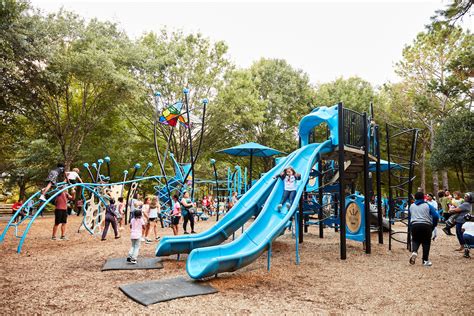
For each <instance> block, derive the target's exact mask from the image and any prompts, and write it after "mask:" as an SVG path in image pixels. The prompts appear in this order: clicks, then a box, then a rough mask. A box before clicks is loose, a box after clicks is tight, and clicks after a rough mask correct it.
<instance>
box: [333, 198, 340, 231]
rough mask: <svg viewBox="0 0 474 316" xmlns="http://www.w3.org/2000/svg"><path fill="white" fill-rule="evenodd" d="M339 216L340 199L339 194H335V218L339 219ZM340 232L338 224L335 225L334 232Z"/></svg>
mask: <svg viewBox="0 0 474 316" xmlns="http://www.w3.org/2000/svg"><path fill="white" fill-rule="evenodd" d="M338 216H339V198H338V196H337V193H334V217H335V218H336V219H337V218H338ZM338 231H339V226H338V224H337V223H336V224H334V232H336V233H337V232H338Z"/></svg>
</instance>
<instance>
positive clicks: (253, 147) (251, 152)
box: [217, 142, 285, 157]
mask: <svg viewBox="0 0 474 316" xmlns="http://www.w3.org/2000/svg"><path fill="white" fill-rule="evenodd" d="M217 152H218V153H226V154H229V155H232V156H254V157H270V156H274V155H279V154H285V153H284V152H282V151H279V150H276V149H273V148H270V147H267V146H263V145H261V144H258V143H253V142H250V143H245V144H242V145H238V146H234V147H231V148H226V149H221V150H218V151H217Z"/></svg>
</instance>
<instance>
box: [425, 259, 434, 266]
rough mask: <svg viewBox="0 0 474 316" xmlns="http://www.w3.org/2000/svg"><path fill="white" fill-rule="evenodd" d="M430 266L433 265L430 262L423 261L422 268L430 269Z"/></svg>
mask: <svg viewBox="0 0 474 316" xmlns="http://www.w3.org/2000/svg"><path fill="white" fill-rule="evenodd" d="M432 265H433V264H432V263H431V261H429V260H427V261H425V260H423V266H424V267H431V266H432Z"/></svg>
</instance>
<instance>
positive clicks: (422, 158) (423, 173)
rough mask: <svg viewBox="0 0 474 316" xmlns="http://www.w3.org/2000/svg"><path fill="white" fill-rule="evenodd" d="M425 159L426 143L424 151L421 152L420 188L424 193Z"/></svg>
mask: <svg viewBox="0 0 474 316" xmlns="http://www.w3.org/2000/svg"><path fill="white" fill-rule="evenodd" d="M425 159H426V143H425V142H423V147H422V151H421V163H420V167H421V175H420V178H421V183H420V187H421V189H422V190H423V192H426V163H425Z"/></svg>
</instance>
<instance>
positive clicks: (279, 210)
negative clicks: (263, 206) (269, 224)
mask: <svg viewBox="0 0 474 316" xmlns="http://www.w3.org/2000/svg"><path fill="white" fill-rule="evenodd" d="M282 207H283V205H281V204H278V205H277V210H278V212H281V208H282Z"/></svg>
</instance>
